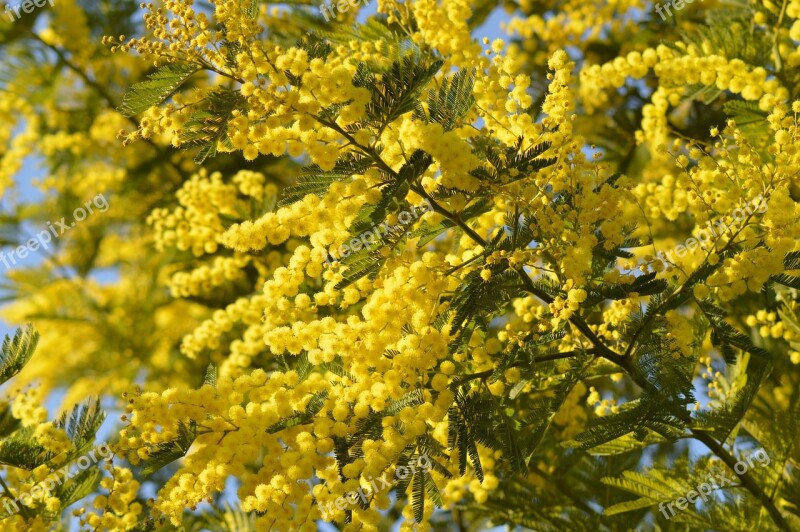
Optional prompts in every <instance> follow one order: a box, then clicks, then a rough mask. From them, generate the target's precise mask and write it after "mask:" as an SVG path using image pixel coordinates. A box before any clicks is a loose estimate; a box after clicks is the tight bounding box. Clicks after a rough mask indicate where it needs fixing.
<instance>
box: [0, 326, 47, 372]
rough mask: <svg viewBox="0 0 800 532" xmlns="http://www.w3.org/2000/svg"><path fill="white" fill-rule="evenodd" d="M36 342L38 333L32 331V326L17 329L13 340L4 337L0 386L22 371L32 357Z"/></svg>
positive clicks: (1, 353) (0, 357)
mask: <svg viewBox="0 0 800 532" xmlns="http://www.w3.org/2000/svg"><path fill="white" fill-rule="evenodd" d="M38 342H39V333H38V332H36V331H34V329H33V326H32V325H28V326H27V327H26V328H25V329H24V330H23V329H17V332H16V333H14V338H13V339H12V338H10V337H9V336H8V335H6V337H5V339H4V340H3V348H2V351H1V352H0V384H2V383H4V382H6V381H7V380H8V379H10V378H11V377H13V376H14V375H16V374H17V373H19V372H20V370H22V368H23V367H24V366H25V364H27V363H28V361H29V360H30V359H31V357H32V356H33V352H34V351H35V350H36V344H37V343H38Z"/></svg>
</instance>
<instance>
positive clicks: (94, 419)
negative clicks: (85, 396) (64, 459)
mask: <svg viewBox="0 0 800 532" xmlns="http://www.w3.org/2000/svg"><path fill="white" fill-rule="evenodd" d="M105 418H106V414H105V412H103V410H101V409H100V400H99V399H90V400H88V401H87V402H86V403H84V404H81V405H76V406H75V407H74V408H73V409H72V412H71V413H70V414H69V415H68V414H67V413H66V412H64V413H63V414H62V415H61V418H59V420H58V421H57V422H56V423H55V426H56V427H59V428H62V429H64V432H66V433H67V436H68V437H69V440H70V441H71V442H72V445H73V447H74V449H73V450H72V452H71V453H70V455H71V456H77V455H80V454H83V453H84V452H85V451H86V449H88V448H89V446H90V445H91V444H92V442H94V438H95V435H96V434H97V431H98V429H99V428H100V425H102V424H103V421H104V420H105Z"/></svg>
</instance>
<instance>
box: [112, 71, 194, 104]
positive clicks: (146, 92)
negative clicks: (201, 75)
mask: <svg viewBox="0 0 800 532" xmlns="http://www.w3.org/2000/svg"><path fill="white" fill-rule="evenodd" d="M198 70H200V69H199V68H198V67H197V66H196V65H192V64H182V63H178V64H168V65H163V66H162V67H160V68H159V69H158V70H157V71H156V72H154V73H153V74H150V75H149V76H148V78H149V80H148V81H142V82H140V83H137V84H135V85H134V86H132V87H131V88H130V89H129V90H128V92H126V93H125V96H124V97H123V98H122V105H120V106H119V112H120V113H122V115H123V116H126V117H130V116H134V115H137V114H139V113H142V112H144V111H147V110H148V109H150V108H151V107H153V106H154V105H158V104H160V103H162V102H163V101H165V100H166V99H167V98H169V97H170V96H172V95H173V94H174V93H175V91H177V90H178V89H179V88H180V87H181V85H183V84H184V83H186V80H188V79H189V78H190V77H191V76H192V74H194V73H195V72H197V71H198Z"/></svg>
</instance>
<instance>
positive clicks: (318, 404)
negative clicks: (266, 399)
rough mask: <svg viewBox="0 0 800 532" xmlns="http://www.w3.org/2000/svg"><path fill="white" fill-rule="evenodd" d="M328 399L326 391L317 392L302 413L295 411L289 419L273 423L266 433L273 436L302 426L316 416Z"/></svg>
mask: <svg viewBox="0 0 800 532" xmlns="http://www.w3.org/2000/svg"><path fill="white" fill-rule="evenodd" d="M327 399H328V390H324V391H321V392H317V393H315V394H314V395H312V396H311V400H309V401H308V404H307V405H306V408H305V411H304V412H297V411H295V412H294V413H293V414H292V415H290V416H289V417H287V418H285V419H282V420H280V421H278V422H277V423H273V424H272V425H270V426H269V427H267V429H266V430H267V432H268V433H269V434H275V433H276V432H280V431H282V430H284V429H288V428H291V427H295V426H297V425H303V424H305V423H308V422H309V421H311V419H312V418H313V417H314V416H316V415H317V414H318V413H319V411H320V410H322V407H323V406H325V401H326V400H327Z"/></svg>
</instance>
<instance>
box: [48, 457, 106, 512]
mask: <svg viewBox="0 0 800 532" xmlns="http://www.w3.org/2000/svg"><path fill="white" fill-rule="evenodd" d="M101 476H102V475H101V472H100V469H99V468H98V467H90V468H88V469H84V470H82V471H81V472H79V473H78V474H77V475H75V476H74V477H72V478H70V479H69V480H67V481H66V482H65V483H64V484H63V485H62V486H60V489H59V493H58V498H59V499H61V507H62V508H66V507H67V506H69V505H71V504H72V503H75V502H78V501H79V500H81V499H83V498H84V497H86V496H87V495H89V494H90V493H92V492H93V491H94V490H95V489H96V488H97V484H98V482H99V481H100V477H101Z"/></svg>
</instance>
